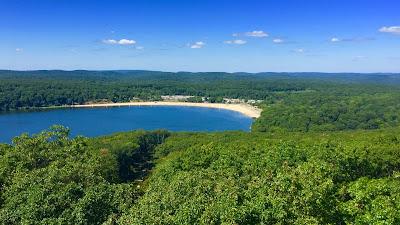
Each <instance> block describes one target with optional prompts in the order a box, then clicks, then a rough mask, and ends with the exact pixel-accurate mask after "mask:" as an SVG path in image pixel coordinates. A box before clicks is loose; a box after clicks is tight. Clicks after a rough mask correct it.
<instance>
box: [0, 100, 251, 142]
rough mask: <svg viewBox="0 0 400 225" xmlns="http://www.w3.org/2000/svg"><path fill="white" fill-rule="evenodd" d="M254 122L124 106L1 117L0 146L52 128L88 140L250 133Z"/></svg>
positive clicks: (217, 113) (195, 110) (205, 112)
mask: <svg viewBox="0 0 400 225" xmlns="http://www.w3.org/2000/svg"><path fill="white" fill-rule="evenodd" d="M252 122H253V120H252V119H251V118H250V117H246V116H244V115H242V114H240V113H238V112H234V111H230V110H221V109H211V108H200V107H179V106H176V107H175V106H131V107H129V106H124V107H109V108H79V109H72V108H71V109H52V110H46V111H34V112H13V113H5V114H0V142H3V143H4V142H7V143H10V142H11V140H12V138H13V137H15V136H18V135H20V134H21V133H29V134H35V133H38V132H40V131H42V130H44V129H47V128H49V127H50V126H51V125H54V124H59V125H64V126H66V127H69V128H70V129H71V135H72V136H76V135H84V136H87V137H93V136H99V135H106V134H111V133H114V132H118V131H129V130H136V129H144V130H155V129H168V130H171V131H224V130H244V131H249V130H250V126H251V123H252Z"/></svg>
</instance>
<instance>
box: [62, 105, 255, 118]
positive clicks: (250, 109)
mask: <svg viewBox="0 0 400 225" xmlns="http://www.w3.org/2000/svg"><path fill="white" fill-rule="evenodd" d="M118 106H184V107H202V108H213V109H226V110H231V111H235V112H239V113H241V114H243V115H245V116H248V117H251V118H259V117H260V115H261V111H262V110H261V109H259V108H256V107H254V106H251V105H248V104H225V103H195V102H164V101H154V102H121V103H93V104H84V105H66V106H61V107H63V108H93V107H118Z"/></svg>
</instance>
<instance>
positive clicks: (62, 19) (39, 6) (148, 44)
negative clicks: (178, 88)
mask: <svg viewBox="0 0 400 225" xmlns="http://www.w3.org/2000/svg"><path fill="white" fill-rule="evenodd" d="M399 12H400V1H398V0H330V1H327V0H304V1H303V0H279V1H278V0H274V1H270V0H263V1H262V0H246V1H245V0H230V1H228V0H202V1H200V0H185V1H184V0H179V1H178V0H168V1H167V0H131V1H115V0H114V1H111V0H109V1H101V0H97V1H88V0H80V1H78V0H68V1H67V0H57V1H55V0H1V1H0V68H1V69H17V70H34V69H66V70H73V69H95V70H102V69H147V70H163V71H227V72H237V71H246V72H260V71H280V72H283V71H289V72H293V71H321V72H400V13H399Z"/></svg>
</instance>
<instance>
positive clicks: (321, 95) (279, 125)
mask: <svg viewBox="0 0 400 225" xmlns="http://www.w3.org/2000/svg"><path fill="white" fill-rule="evenodd" d="M358 91H361V90H358ZM358 91H356V90H349V91H347V93H346V91H345V90H344V91H343V92H344V93H343V92H340V93H339V92H336V91H333V90H332V91H321V92H308V93H297V94H279V95H271V97H270V99H269V101H268V102H267V103H266V104H265V107H264V111H263V113H262V116H261V118H260V119H258V120H257V121H256V122H255V123H254V124H253V131H262V132H273V131H285V132H287V131H302V132H309V131H336V130H355V129H365V130H370V129H379V128H385V127H395V126H398V125H399V122H400V92H398V91H393V90H387V91H383V90H381V91H379V92H377V93H376V91H377V90H370V91H366V93H358Z"/></svg>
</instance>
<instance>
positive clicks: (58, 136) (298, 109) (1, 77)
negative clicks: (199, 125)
mask: <svg viewBox="0 0 400 225" xmlns="http://www.w3.org/2000/svg"><path fill="white" fill-rule="evenodd" d="M0 81H1V82H0V96H1V97H0V103H1V104H0V107H1V108H2V110H3V111H5V110H15V109H21V108H30V107H42V106H50V105H62V104H74V103H84V102H87V101H95V100H103V99H107V100H109V101H129V100H130V99H131V98H132V97H139V98H141V99H143V100H146V99H158V98H159V97H160V96H161V95H164V94H167V95H175V94H182V95H194V96H202V97H213V98H215V99H217V98H222V97H229V98H243V99H257V100H263V101H262V102H261V103H259V107H261V108H263V112H262V116H261V117H260V118H258V119H257V120H255V122H254V123H253V126H252V131H251V132H248V133H246V132H237V131H229V132H228V131H227V132H193V133H188V132H169V131H164V130H159V131H132V132H122V133H116V134H112V135H109V136H103V137H96V138H85V137H69V130H68V129H67V128H64V127H61V126H55V127H52V128H50V129H49V130H47V131H43V132H42V133H40V134H36V135H28V134H24V135H21V136H20V137H16V138H15V139H14V140H13V143H12V144H0V224H177V225H178V224H400V127H399V119H400V88H399V85H398V83H397V82H398V75H396V74H368V75H360V74H314V73H309V74H303V73H294V74H285V73H283V74H281V73H260V74H247V73H236V74H228V73H186V72H181V73H163V72H152V71H29V72H17V71H0ZM50 96H52V97H50ZM24 99H25V100H24ZM68 99H69V100H68ZM79 101H82V102H79Z"/></svg>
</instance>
